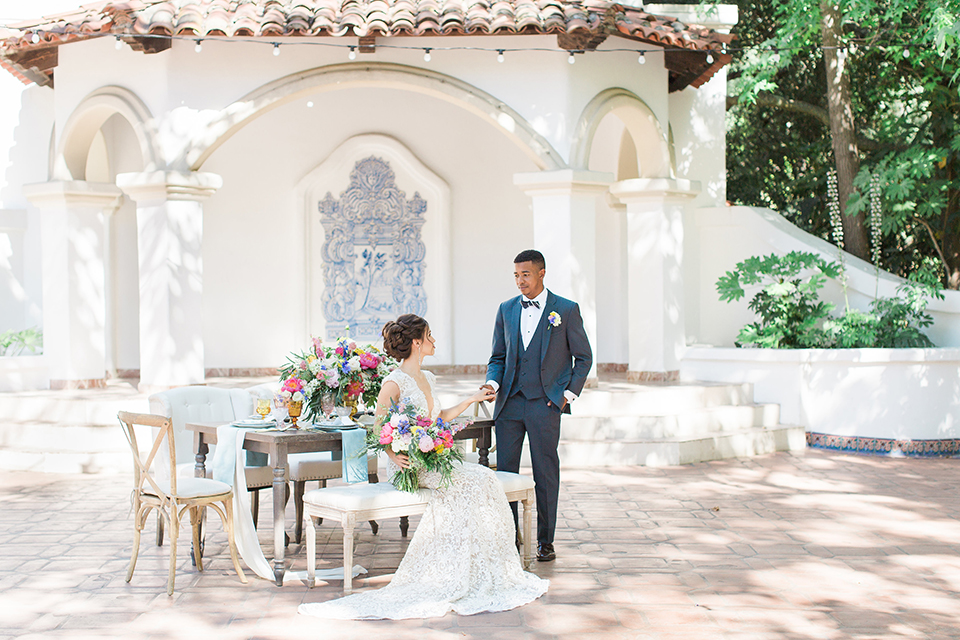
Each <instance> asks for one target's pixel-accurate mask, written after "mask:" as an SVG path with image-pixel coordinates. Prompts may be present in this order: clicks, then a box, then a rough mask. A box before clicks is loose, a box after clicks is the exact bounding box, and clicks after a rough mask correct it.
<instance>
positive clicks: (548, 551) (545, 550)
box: [537, 542, 557, 562]
mask: <svg viewBox="0 0 960 640" xmlns="http://www.w3.org/2000/svg"><path fill="white" fill-rule="evenodd" d="M556 559H557V552H556V551H554V550H553V545H552V544H550V543H549V542H541V543H540V544H539V545H538V546H537V561H538V562H550V561H551V560H556Z"/></svg>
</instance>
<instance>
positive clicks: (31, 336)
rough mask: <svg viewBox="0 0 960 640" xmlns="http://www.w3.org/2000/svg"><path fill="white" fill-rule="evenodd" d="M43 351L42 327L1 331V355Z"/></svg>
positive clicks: (30, 353)
mask: <svg viewBox="0 0 960 640" xmlns="http://www.w3.org/2000/svg"><path fill="white" fill-rule="evenodd" d="M40 353H43V331H41V330H40V329H36V328H34V329H24V330H23V331H13V330H12V329H11V330H8V331H4V332H3V333H0V356H19V355H24V354H25V355H33V354H40Z"/></svg>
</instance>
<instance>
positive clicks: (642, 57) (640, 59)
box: [637, 51, 647, 64]
mask: <svg viewBox="0 0 960 640" xmlns="http://www.w3.org/2000/svg"><path fill="white" fill-rule="evenodd" d="M637 62H639V63H640V64H647V57H646V56H645V55H643V51H641V52H640V57H639V58H637Z"/></svg>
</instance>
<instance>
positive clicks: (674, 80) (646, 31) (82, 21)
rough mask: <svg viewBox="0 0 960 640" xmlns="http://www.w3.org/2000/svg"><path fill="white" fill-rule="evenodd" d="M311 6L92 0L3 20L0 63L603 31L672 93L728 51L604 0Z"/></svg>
mask: <svg viewBox="0 0 960 640" xmlns="http://www.w3.org/2000/svg"><path fill="white" fill-rule="evenodd" d="M231 5H232V6H233V9H231V8H230V7H231ZM291 5H292V6H291ZM313 5H314V6H313V7H312V8H309V7H307V6H305V5H304V4H301V3H298V2H295V1H294V0H288V1H287V2H279V1H278V0H254V1H252V2H245V3H242V4H235V3H228V2H225V1H224V0H166V1H162V0H131V1H130V2H98V3H95V4H89V5H85V6H82V7H80V8H79V9H77V10H75V11H72V12H67V13H62V14H58V15H55V16H50V17H48V18H44V19H40V20H33V21H29V22H22V23H20V24H17V25H12V26H13V27H14V28H15V31H13V32H12V35H10V36H9V37H7V38H6V39H4V40H3V41H2V42H0V66H3V67H4V68H5V69H7V70H8V71H10V72H11V73H13V74H14V75H15V76H17V77H18V78H19V79H20V80H21V81H23V82H26V83H28V84H29V83H30V82H37V83H38V84H51V83H52V78H53V68H54V67H55V66H56V57H55V56H54V57H53V58H52V65H50V62H51V58H50V57H49V56H47V57H46V58H45V62H44V65H46V66H43V65H41V66H39V67H38V66H33V67H24V65H23V64H22V61H21V59H22V58H24V57H30V56H32V55H35V54H34V53H32V52H34V51H36V50H40V49H48V50H53V51H56V48H57V47H59V46H62V45H64V44H69V43H72V42H78V41H81V40H88V39H92V38H98V37H107V36H113V37H117V38H119V39H121V40H123V41H124V42H126V43H128V44H129V45H130V46H131V47H132V48H134V49H135V50H138V51H143V52H144V53H157V52H159V51H163V50H165V49H168V48H169V47H170V43H171V40H172V38H197V39H216V38H260V39H263V38H279V37H284V38H318V37H330V36H332V37H344V36H355V37H359V38H365V39H367V40H370V39H372V38H374V37H396V36H410V37H443V36H477V35H496V36H507V35H556V36H557V37H558V46H559V47H560V48H563V49H568V50H571V51H584V50H592V49H595V48H596V47H597V46H598V45H599V44H600V43H601V42H603V41H604V40H605V39H606V38H608V37H611V36H612V37H617V38H622V39H624V40H628V41H631V42H636V43H641V44H643V45H647V46H654V47H658V48H662V49H664V51H665V61H666V66H667V69H668V71H669V72H670V84H669V87H670V91H677V90H680V89H683V88H684V87H687V86H693V87H699V86H701V85H702V84H704V83H705V82H707V81H708V80H709V79H710V78H711V77H712V76H713V75H714V74H715V73H716V72H717V71H718V70H719V69H720V68H721V67H723V65H725V64H727V63H728V62H729V61H730V59H731V58H730V56H729V55H728V54H726V53H723V51H724V47H725V45H726V44H728V43H729V42H731V41H732V39H733V36H730V35H728V34H722V33H717V32H715V31H713V30H710V29H706V28H704V27H699V26H695V25H686V24H683V23H681V22H680V21H679V20H677V19H676V18H672V17H669V16H658V15H654V14H649V13H646V12H644V11H642V10H640V9H637V8H635V7H628V6H623V5H620V4H616V3H612V2H608V1H605V0H582V1H581V0H493V2H492V3H491V4H479V3H476V4H466V2H465V0H374V1H370V2H361V1H357V0H317V1H316V2H315V3H313ZM34 40H36V42H34ZM681 52H682V53H681ZM708 54H709V55H712V57H713V59H712V61H711V62H710V63H708V62H707V59H708ZM43 77H46V78H48V81H46V82H44V81H43Z"/></svg>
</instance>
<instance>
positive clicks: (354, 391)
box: [347, 380, 363, 396]
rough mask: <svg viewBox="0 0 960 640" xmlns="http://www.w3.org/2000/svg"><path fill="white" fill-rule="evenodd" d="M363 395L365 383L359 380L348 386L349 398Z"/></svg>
mask: <svg viewBox="0 0 960 640" xmlns="http://www.w3.org/2000/svg"><path fill="white" fill-rule="evenodd" d="M361 393H363V382H361V381H359V380H357V381H354V382H351V383H350V384H348V385H347V395H348V396H359V395H360V394H361Z"/></svg>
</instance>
